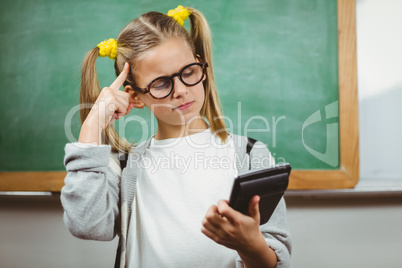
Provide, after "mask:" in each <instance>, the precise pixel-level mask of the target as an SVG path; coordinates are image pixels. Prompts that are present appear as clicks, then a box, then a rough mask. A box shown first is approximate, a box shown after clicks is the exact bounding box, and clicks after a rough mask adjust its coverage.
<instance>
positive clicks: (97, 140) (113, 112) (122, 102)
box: [78, 62, 133, 144]
mask: <svg viewBox="0 0 402 268" xmlns="http://www.w3.org/2000/svg"><path fill="white" fill-rule="evenodd" d="M129 72H130V66H129V64H128V63H127V62H126V63H125V64H124V68H123V71H122V72H121V73H120V75H119V76H118V77H117V78H116V80H114V82H113V83H112V84H111V85H110V87H105V88H103V89H102V90H101V92H100V94H99V96H98V98H97V99H96V101H95V103H94V105H93V107H92V108H91V111H90V112H89V114H88V116H87V118H86V119H85V121H84V123H83V124H82V128H81V132H80V137H79V139H78V141H79V142H84V143H91V144H101V135H102V131H103V130H104V129H105V128H106V127H107V126H109V125H110V124H112V123H113V122H114V121H115V120H117V119H120V118H122V117H124V116H126V115H127V114H129V113H130V111H131V109H132V108H133V103H130V101H129V97H130V95H129V94H128V93H126V92H124V91H121V90H120V87H121V86H122V85H123V83H124V81H125V80H126V78H127V75H128V74H129Z"/></svg>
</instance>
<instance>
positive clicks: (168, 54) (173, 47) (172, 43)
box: [134, 38, 195, 86]
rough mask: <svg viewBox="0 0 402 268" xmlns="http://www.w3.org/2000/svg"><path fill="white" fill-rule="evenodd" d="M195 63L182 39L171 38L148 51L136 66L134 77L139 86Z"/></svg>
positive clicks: (190, 51) (192, 55)
mask: <svg viewBox="0 0 402 268" xmlns="http://www.w3.org/2000/svg"><path fill="white" fill-rule="evenodd" d="M194 61H195V57H194V54H193V51H192V49H191V48H190V46H189V45H188V44H187V42H186V41H185V40H184V39H183V38H171V39H168V40H166V41H165V42H163V43H162V44H161V45H159V46H157V47H155V48H153V49H152V50H150V51H149V52H148V53H147V54H146V55H145V56H144V57H143V58H142V59H141V60H140V61H139V62H138V63H137V64H136V68H135V71H134V73H135V77H136V81H137V84H138V85H139V86H144V83H149V82H150V81H151V80H153V79H155V78H156V77H159V76H164V75H171V74H173V73H175V72H178V71H179V70H180V69H181V68H183V67H184V66H185V65H187V64H189V63H192V62H194Z"/></svg>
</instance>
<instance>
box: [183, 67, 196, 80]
mask: <svg viewBox="0 0 402 268" xmlns="http://www.w3.org/2000/svg"><path fill="white" fill-rule="evenodd" d="M193 74H194V70H193V68H188V69H186V70H184V72H182V74H181V76H182V77H183V78H186V77H190V76H192V75H193Z"/></svg>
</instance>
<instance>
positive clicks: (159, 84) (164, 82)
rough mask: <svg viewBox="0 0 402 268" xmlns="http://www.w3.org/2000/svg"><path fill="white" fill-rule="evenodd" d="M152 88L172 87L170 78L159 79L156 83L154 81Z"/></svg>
mask: <svg viewBox="0 0 402 268" xmlns="http://www.w3.org/2000/svg"><path fill="white" fill-rule="evenodd" d="M151 88H152V89H156V90H164V89H168V88H170V81H169V79H159V80H157V81H155V82H154V83H152V86H151Z"/></svg>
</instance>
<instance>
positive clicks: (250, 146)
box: [246, 137, 257, 169]
mask: <svg viewBox="0 0 402 268" xmlns="http://www.w3.org/2000/svg"><path fill="white" fill-rule="evenodd" d="M256 142H257V140H255V139H253V138H250V137H247V147H246V154H248V156H249V159H250V160H249V161H248V169H251V155H250V152H251V149H253V146H254V144H255V143H256Z"/></svg>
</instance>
